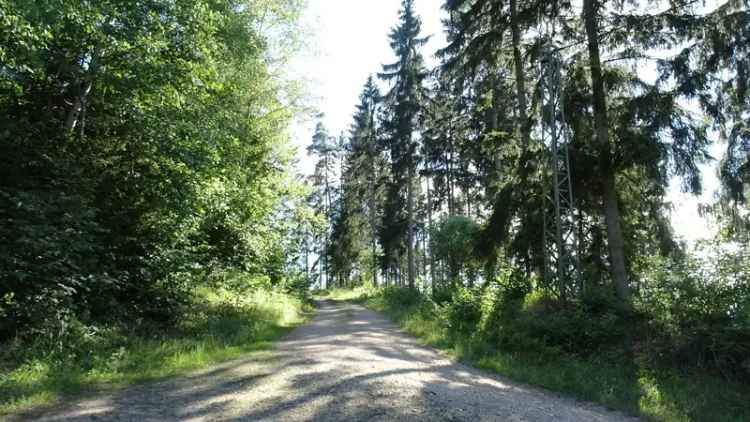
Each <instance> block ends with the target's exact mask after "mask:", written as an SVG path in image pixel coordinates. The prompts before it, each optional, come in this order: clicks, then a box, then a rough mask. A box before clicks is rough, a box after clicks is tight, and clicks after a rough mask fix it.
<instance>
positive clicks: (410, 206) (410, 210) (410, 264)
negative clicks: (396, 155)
mask: <svg viewBox="0 0 750 422" xmlns="http://www.w3.org/2000/svg"><path fill="white" fill-rule="evenodd" d="M413 184H414V169H413V165H412V164H411V163H409V170H408V176H407V180H406V219H407V223H406V230H407V232H406V242H407V248H406V259H407V276H408V282H409V288H410V289H413V288H414V286H415V284H414V279H415V273H416V267H415V265H414V186H413Z"/></svg>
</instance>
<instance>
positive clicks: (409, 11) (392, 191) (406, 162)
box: [379, 0, 427, 287]
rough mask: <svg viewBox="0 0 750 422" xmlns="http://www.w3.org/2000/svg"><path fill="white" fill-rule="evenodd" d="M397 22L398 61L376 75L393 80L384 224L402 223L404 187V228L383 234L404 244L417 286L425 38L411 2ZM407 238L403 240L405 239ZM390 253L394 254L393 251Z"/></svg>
mask: <svg viewBox="0 0 750 422" xmlns="http://www.w3.org/2000/svg"><path fill="white" fill-rule="evenodd" d="M399 19H400V22H399V23H398V25H397V26H395V27H394V28H393V29H392V30H391V33H390V36H389V37H390V42H391V48H393V51H394V53H395V54H396V58H397V61H396V62H395V63H392V64H388V65H384V66H383V72H382V73H379V76H380V77H381V78H382V79H384V80H386V81H392V86H391V89H390V91H389V92H388V93H387V94H386V95H385V110H384V111H385V115H386V116H385V119H384V122H383V129H384V131H385V133H386V135H385V136H386V143H387V145H388V146H389V147H390V159H391V175H390V176H391V181H390V184H389V186H388V194H387V205H386V208H387V210H388V211H387V212H386V216H387V217H389V219H388V220H386V224H388V225H391V224H393V222H395V221H398V220H400V219H401V217H400V216H399V214H400V211H399V210H398V208H399V206H400V203H403V202H402V199H403V198H401V195H400V190H401V189H402V188H403V187H405V188H406V198H405V199H406V201H405V202H406V216H405V218H404V220H405V221H404V224H403V225H402V227H400V228H396V227H391V228H395V230H388V231H386V232H387V233H388V235H389V236H390V237H391V239H389V241H388V242H385V245H389V246H390V248H389V249H393V246H392V245H396V244H398V243H401V242H402V241H404V242H405V244H406V252H407V272H408V283H409V287H414V286H415V272H416V267H415V255H414V221H415V220H414V196H415V193H414V190H415V186H414V182H415V175H416V170H417V166H418V159H417V155H416V142H415V140H414V139H413V135H414V132H415V129H416V125H417V118H418V116H419V112H420V108H421V100H422V98H423V97H424V96H425V93H424V87H423V85H422V82H423V80H424V79H425V78H426V76H427V72H426V70H425V69H424V64H423V58H422V55H421V54H420V53H419V48H420V47H421V46H423V45H424V44H425V43H426V42H427V38H419V33H420V31H421V22H420V20H419V18H418V17H417V16H416V15H415V14H414V2H413V0H403V1H402V4H401V11H400V15H399ZM404 238H405V239H404ZM388 252H391V253H392V252H394V251H392V250H390V251H388Z"/></svg>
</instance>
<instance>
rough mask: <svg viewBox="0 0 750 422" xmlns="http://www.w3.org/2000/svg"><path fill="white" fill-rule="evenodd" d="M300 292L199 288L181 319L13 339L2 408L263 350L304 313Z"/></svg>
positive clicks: (1, 381)
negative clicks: (54, 341)
mask: <svg viewBox="0 0 750 422" xmlns="http://www.w3.org/2000/svg"><path fill="white" fill-rule="evenodd" d="M306 311H307V305H306V303H305V302H304V301H302V300H300V299H299V298H296V297H292V296H289V295H285V294H282V293H278V292H273V291H266V290H255V291H248V292H245V293H243V294H237V293H234V292H230V291H226V290H209V289H201V290H200V291H199V292H198V294H197V295H196V296H195V297H194V298H193V300H192V301H191V302H190V303H189V306H188V307H186V308H184V309H183V312H182V313H181V314H180V323H179V324H178V325H177V326H174V327H169V328H166V327H163V326H158V325H154V324H152V323H145V325H143V326H140V327H137V328H133V327H126V326H117V327H116V326H98V325H84V324H82V323H81V322H78V321H73V322H72V326H71V327H69V329H67V330H66V339H65V341H64V342H62V343H61V345H62V346H63V347H59V348H50V347H49V344H47V343H46V341H47V340H46V339H44V338H37V339H35V340H34V341H33V342H31V343H20V342H15V343H11V344H8V345H6V347H4V348H3V349H2V352H1V353H0V368H1V369H0V414H3V413H6V412H9V411H17V410H21V409H24V408H27V407H29V406H34V405H39V404H42V403H48V402H51V401H55V400H58V399H59V398H60V397H61V396H62V395H65V394H70V393H73V392H76V391H79V390H81V389H84V388H85V389H91V388H104V389H107V388H112V387H116V386H123V385H127V384H131V383H134V382H139V381H144V380H149V379H157V378H163V377H166V376H172V375H177V374H184V373H187V372H189V371H191V370H194V369H197V368H199V367H201V366H205V365H208V364H211V363H216V362H220V361H224V360H228V359H232V358H235V357H237V356H239V355H244V354H246V353H248V352H254V351H260V350H267V349H269V348H270V343H269V342H270V341H272V340H274V339H276V338H278V337H279V336H281V335H282V334H284V333H286V332H287V331H288V329H289V328H290V327H292V326H294V325H297V324H299V323H301V322H302V321H303V320H304V318H305V312H306Z"/></svg>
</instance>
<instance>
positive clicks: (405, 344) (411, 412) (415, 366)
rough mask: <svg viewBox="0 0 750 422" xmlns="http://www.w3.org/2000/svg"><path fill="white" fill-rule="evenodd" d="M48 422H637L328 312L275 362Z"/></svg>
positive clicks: (143, 388) (153, 386)
mask: <svg viewBox="0 0 750 422" xmlns="http://www.w3.org/2000/svg"><path fill="white" fill-rule="evenodd" d="M25 419H26V420H39V421H48V422H49V421H72V422H82V421H110V420H111V421H133V422H136V421H347V422H348V421H394V420H395V421H415V420H423V421H571V422H573V421H575V422H579V421H634V420H635V419H633V418H627V417H625V416H623V415H621V414H619V413H615V412H611V411H607V410H605V409H602V408H600V407H596V406H592V405H589V404H583V403H580V402H576V401H574V400H572V399H568V398H564V397H560V396H557V395H555V394H551V393H548V392H543V391H540V390H537V389H534V388H530V387H527V386H522V385H517V384H514V383H512V382H509V381H507V380H504V379H502V378H500V377H496V376H493V375H490V374H488V373H486V372H484V371H481V370H477V369H473V368H470V367H467V366H465V365H462V364H458V363H454V362H451V361H450V360H448V359H446V358H445V357H443V356H442V355H441V354H439V353H438V352H436V351H435V350H433V349H431V348H429V347H425V346H422V345H420V344H419V343H418V342H417V341H416V340H414V339H413V338H412V337H410V336H408V335H407V334H405V333H403V332H402V331H401V330H399V329H397V328H396V327H395V326H394V325H393V324H391V323H390V322H388V321H387V320H386V319H385V318H384V317H383V316H381V315H379V314H378V313H376V312H373V311H370V310H367V309H365V308H363V307H361V306H357V305H351V304H344V303H335V302H327V301H326V302H320V303H319V309H318V313H317V315H316V316H315V318H314V319H313V320H312V321H311V322H310V323H309V324H307V325H305V326H303V327H299V328H297V329H296V330H294V331H293V332H292V333H291V334H290V335H289V336H288V337H287V338H286V339H285V340H283V341H281V342H280V343H279V344H278V347H277V348H276V350H274V351H273V352H268V353H262V354H253V355H251V356H248V357H247V358H245V359H240V360H235V361H232V362H228V363H225V364H223V365H219V366H216V367H212V368H209V369H206V370H204V371H200V372H197V373H195V374H193V375H190V376H186V377H180V378H175V379H170V380H167V381H162V382H157V383H148V384H142V385H138V386H135V387H131V388H128V389H125V390H122V391H119V392H116V393H111V394H108V395H104V396H101V397H96V398H90V399H86V400H81V401H79V402H76V403H71V404H69V405H66V406H63V407H60V408H58V409H56V410H55V411H51V412H49V413H46V414H44V415H35V416H34V417H33V418H32V417H30V416H29V417H26V418H25Z"/></svg>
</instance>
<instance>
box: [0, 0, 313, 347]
mask: <svg viewBox="0 0 750 422" xmlns="http://www.w3.org/2000/svg"><path fill="white" fill-rule="evenodd" d="M298 7H299V4H298V2H297V1H291V2H265V1H263V2H259V1H254V0H247V1H242V2H233V3H231V4H230V3H229V2H215V1H194V2H168V1H150V2H146V3H144V4H142V5H141V7H133V4H132V2H130V1H125V0H115V1H106V2H90V1H78V0H74V1H67V2H63V3H60V2H55V1H36V2H32V1H10V2H9V1H5V0H3V1H2V2H0V33H2V35H0V38H1V39H2V47H0V127H2V130H0V239H2V241H0V278H1V279H2V280H3V283H2V284H1V285H0V297H2V298H4V299H3V302H2V303H3V304H2V317H1V318H0V341H5V340H8V339H10V338H13V337H15V336H21V337H23V338H26V339H28V338H33V337H38V336H42V337H44V336H53V337H55V338H57V340H54V341H53V342H64V341H63V340H62V339H63V338H64V337H65V336H66V334H65V333H66V332H67V331H69V330H72V331H71V333H72V334H71V335H73V336H77V335H78V334H76V333H75V332H74V331H75V328H74V327H75V322H74V321H80V322H81V323H82V324H84V325H86V326H88V325H89V324H100V323H101V324H103V323H111V322H115V321H124V320H130V321H139V320H141V319H144V318H145V319H149V320H155V321H161V322H175V318H176V316H177V315H178V310H179V308H180V307H181V306H183V305H184V303H185V301H186V300H187V299H188V297H189V293H190V291H191V290H192V289H194V288H195V287H196V286H198V285H200V284H201V282H202V281H206V280H209V279H210V280H217V279H220V278H221V277H217V276H216V274H221V273H223V272H226V271H231V270H236V271H242V272H245V273H249V274H251V275H253V276H254V277H260V276H265V277H268V279H269V281H270V282H271V283H279V282H281V281H282V280H283V279H284V277H283V276H284V272H285V270H286V262H285V255H286V254H285V251H284V250H283V246H284V245H285V239H286V238H287V237H289V234H290V230H289V227H288V226H285V225H283V224H279V223H275V222H271V223H269V221H271V220H273V219H274V218H275V217H277V216H279V215H281V214H283V213H284V212H285V210H284V206H285V203H288V202H293V201H292V200H291V199H288V196H289V195H287V194H288V192H289V190H290V185H292V184H293V183H296V182H293V181H290V180H289V178H288V177H287V176H286V169H287V165H288V163H289V158H290V151H289V148H288V147H287V146H286V141H287V135H286V133H285V129H286V127H287V125H288V123H289V121H290V118H291V117H292V115H293V113H294V110H293V109H291V108H290V107H288V106H286V105H285V104H286V103H285V102H283V101H282V100H284V101H286V100H288V99H291V98H292V97H287V94H289V95H292V94H293V93H291V92H285V87H284V86H283V85H282V82H280V80H279V78H277V77H276V75H274V74H273V72H274V70H273V63H272V62H271V57H272V56H274V55H277V54H279V53H283V52H281V51H270V49H271V47H272V46H275V45H276V41H275V39H274V37H276V36H284V34H285V33H286V32H287V31H289V29H291V28H293V27H294V26H295V25H296V19H297V15H298V13H297V10H296V9H297V8H298ZM264 19H273V20H274V23H275V25H274V26H275V28H276V30H275V31H277V32H274V33H273V34H266V33H260V32H258V31H257V29H256V28H261V27H263V26H264V25H262V24H263V22H262V21H263V20H264ZM271 110H273V111H272V112H271ZM285 201H286V202H285Z"/></svg>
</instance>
